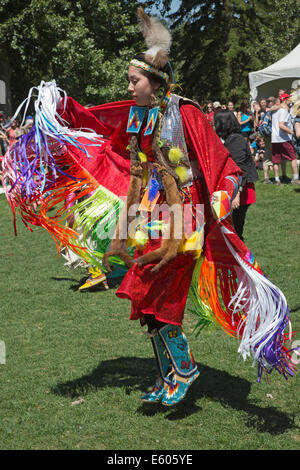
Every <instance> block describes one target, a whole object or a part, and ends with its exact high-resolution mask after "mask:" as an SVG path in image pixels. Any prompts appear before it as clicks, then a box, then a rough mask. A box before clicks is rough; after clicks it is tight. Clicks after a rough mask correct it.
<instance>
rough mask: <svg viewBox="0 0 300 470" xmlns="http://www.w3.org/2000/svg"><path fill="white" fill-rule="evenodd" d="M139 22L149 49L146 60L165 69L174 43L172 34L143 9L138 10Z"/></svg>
mask: <svg viewBox="0 0 300 470" xmlns="http://www.w3.org/2000/svg"><path fill="white" fill-rule="evenodd" d="M138 22H139V27H140V31H141V33H142V34H143V36H144V39H145V42H146V45H147V47H148V49H147V51H146V52H145V56H146V60H147V61H149V62H150V63H151V64H153V65H154V66H155V67H157V68H162V67H164V66H165V65H166V64H167V62H168V60H169V58H168V54H169V52H170V47H171V43H172V37H171V34H170V32H169V31H168V30H167V28H165V26H163V25H162V23H160V21H159V20H158V19H157V18H154V17H150V16H148V15H147V14H146V13H145V11H144V9H143V8H142V7H139V8H138Z"/></svg>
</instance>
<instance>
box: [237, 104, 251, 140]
mask: <svg viewBox="0 0 300 470" xmlns="http://www.w3.org/2000/svg"><path fill="white" fill-rule="evenodd" d="M237 120H238V122H239V124H240V126H241V132H242V134H243V136H244V138H245V140H246V141H247V142H248V141H249V135H250V134H251V132H252V129H253V116H252V114H251V111H250V106H249V103H248V101H247V100H244V101H243V102H242V103H241V106H240V109H239V111H238V113H237Z"/></svg>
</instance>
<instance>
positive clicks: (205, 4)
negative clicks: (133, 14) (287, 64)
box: [156, 0, 300, 103]
mask: <svg viewBox="0 0 300 470" xmlns="http://www.w3.org/2000/svg"><path fill="white" fill-rule="evenodd" d="M156 4H157V6H159V5H160V6H161V8H162V11H163V12H165V13H166V14H167V12H168V10H169V8H170V6H171V4H172V2H171V0H163V1H162V2H156ZM168 18H169V20H170V24H171V27H172V29H173V38H174V44H173V60H174V62H176V63H177V67H176V70H177V72H178V75H179V81H180V83H181V84H182V85H183V88H184V92H185V90H186V93H188V94H189V96H191V97H193V98H195V99H197V100H199V101H203V100H207V99H218V100H221V101H223V100H227V99H233V100H234V101H235V102H236V103H239V101H240V100H242V99H244V98H248V97H249V81H248V74H249V72H252V71H254V70H259V69H261V68H264V67H266V66H268V65H270V64H271V63H273V62H274V60H278V59H279V58H280V57H283V56H284V55H285V54H287V53H288V52H290V51H291V50H292V49H293V48H294V47H295V46H296V45H297V43H298V41H299V37H300V35H299V2H294V0H272V1H270V0H233V1H231V0H223V1H201V2H199V1H196V0H181V1H180V2H179V8H178V9H177V11H175V12H173V13H172V14H170V15H169V16H168ZM278 45H279V47H278Z"/></svg>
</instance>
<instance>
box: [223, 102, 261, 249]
mask: <svg viewBox="0 0 300 470" xmlns="http://www.w3.org/2000/svg"><path fill="white" fill-rule="evenodd" d="M214 124H215V130H216V133H217V134H218V136H219V137H220V138H221V140H222V142H223V143H224V145H225V147H226V148H227V149H228V150H229V152H230V153H231V157H232V159H233V160H234V161H235V163H236V164H237V165H238V167H239V168H240V169H241V170H242V172H243V177H242V182H241V184H240V188H239V191H238V192H237V195H236V197H235V198H234V200H233V201H232V209H233V210H232V222H233V226H234V228H235V231H236V233H237V234H238V236H239V237H240V239H241V240H244V238H243V231H244V225H245V219H246V213H247V211H248V209H249V206H250V204H253V203H254V202H256V197H255V186H254V183H255V181H257V180H258V174H257V171H256V168H255V163H254V161H253V158H252V155H251V151H250V148H249V144H248V142H245V139H244V138H243V135H242V132H241V126H240V125H239V123H238V120H237V119H236V117H235V116H234V114H233V113H232V112H231V111H229V110H222V111H220V112H219V113H217V114H216V116H215V120H214Z"/></svg>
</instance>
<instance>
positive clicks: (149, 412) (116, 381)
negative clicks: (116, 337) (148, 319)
mask: <svg viewBox="0 0 300 470" xmlns="http://www.w3.org/2000/svg"><path fill="white" fill-rule="evenodd" d="M198 366H199V370H200V377H199V378H198V380H197V381H196V382H195V383H194V384H193V385H192V387H191V388H190V390H189V392H188V396H187V398H186V399H185V400H183V401H182V402H181V403H179V404H178V405H176V406H174V407H171V408H169V407H165V406H163V405H161V404H157V405H154V404H152V405H149V404H146V403H143V404H142V405H141V406H140V407H139V408H138V409H137V412H138V413H140V414H142V415H144V416H154V415H155V414H157V413H160V414H162V413H163V414H165V418H166V419H168V420H181V419H184V418H186V417H188V416H190V415H192V414H194V413H198V412H199V411H201V407H200V406H199V405H198V404H197V402H198V401H199V400H200V399H202V398H207V399H209V400H212V401H216V402H220V403H221V404H222V406H224V407H225V408H231V409H232V410H236V411H241V412H243V413H245V414H246V425H247V426H248V427H251V428H254V429H256V430H257V431H258V432H268V433H270V434H273V435H277V434H281V433H284V432H285V431H286V430H287V429H291V428H297V425H295V422H294V416H290V415H288V414H286V413H283V412H281V411H279V410H277V409H276V408H274V407H269V406H268V407H265V408H262V407H260V406H257V405H255V404H254V403H251V401H250V400H248V395H249V393H250V390H251V383H250V382H248V381H247V380H245V379H242V378H240V377H235V376H232V375H230V374H228V373H227V372H225V371H222V370H218V369H213V368H211V367H208V366H206V365H202V364H198ZM156 374H157V370H156V367H155V361H154V360H153V359H148V358H147V359H146V358H134V357H120V358H118V359H112V360H109V361H103V362H102V363H101V364H100V365H99V366H98V367H97V368H96V369H94V370H93V371H92V372H91V373H90V374H88V375H85V376H83V377H80V378H78V379H76V380H72V381H69V382H66V383H59V384H57V385H56V386H55V387H54V388H53V389H52V392H53V393H54V394H56V395H60V396H66V397H71V398H75V397H78V396H84V395H87V394H88V393H89V392H90V391H91V390H97V389H102V388H106V387H107V388H112V387H118V388H125V391H126V394H127V395H130V393H132V392H134V391H140V392H141V393H145V391H146V390H147V388H149V387H151V386H153V377H155V376H156Z"/></svg>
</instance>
